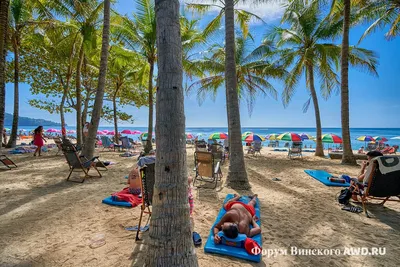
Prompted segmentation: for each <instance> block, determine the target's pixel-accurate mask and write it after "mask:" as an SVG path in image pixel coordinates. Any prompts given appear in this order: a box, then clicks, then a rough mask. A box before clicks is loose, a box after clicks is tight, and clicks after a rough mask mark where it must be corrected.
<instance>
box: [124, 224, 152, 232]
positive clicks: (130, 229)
mask: <svg viewBox="0 0 400 267" xmlns="http://www.w3.org/2000/svg"><path fill="white" fill-rule="evenodd" d="M149 228H150V226H149V225H145V226H142V227H140V232H146V231H147V230H149ZM125 230H127V231H137V230H138V225H135V226H130V227H125Z"/></svg>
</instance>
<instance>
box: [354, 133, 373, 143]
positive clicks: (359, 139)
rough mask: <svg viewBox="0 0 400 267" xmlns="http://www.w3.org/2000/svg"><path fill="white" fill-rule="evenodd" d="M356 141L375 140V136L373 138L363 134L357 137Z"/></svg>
mask: <svg viewBox="0 0 400 267" xmlns="http://www.w3.org/2000/svg"><path fill="white" fill-rule="evenodd" d="M357 140H358V141H362V142H370V141H375V138H373V137H372V136H370V135H363V136H360V137H358V138H357Z"/></svg>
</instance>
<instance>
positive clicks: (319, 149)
mask: <svg viewBox="0 0 400 267" xmlns="http://www.w3.org/2000/svg"><path fill="white" fill-rule="evenodd" d="M307 72H308V82H309V87H310V92H311V98H312V101H313V104H314V113H315V124H316V128H317V148H316V149H315V156H318V157H324V156H325V155H324V147H323V146H322V127H321V115H320V113H319V105H318V97H317V92H316V91H315V85H314V68H313V66H307Z"/></svg>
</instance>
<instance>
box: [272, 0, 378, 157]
mask: <svg viewBox="0 0 400 267" xmlns="http://www.w3.org/2000/svg"><path fill="white" fill-rule="evenodd" d="M321 16H322V14H321V12H320V9H319V8H318V5H317V2H312V3H310V4H308V5H307V4H301V5H296V6H291V7H289V8H288V10H287V11H286V12H285V14H284V17H283V21H284V22H285V23H288V24H289V25H290V27H289V28H287V29H286V28H281V27H275V28H274V29H273V31H272V33H271V36H272V37H273V38H276V39H277V46H278V47H283V48H282V49H281V50H280V51H278V52H277V54H278V55H279V56H280V60H282V62H283V64H284V65H286V66H293V69H292V71H291V72H290V74H289V75H288V77H287V79H286V81H285V89H284V91H283V94H282V99H283V103H284V105H285V106H286V105H288V103H289V102H290V100H291V98H292V97H293V95H294V92H295V91H294V90H295V88H296V86H297V84H298V82H299V80H300V77H301V76H302V75H303V73H304V74H305V77H306V86H307V89H308V90H309V92H310V98H311V100H312V102H313V104H314V111H315V121H316V130H317V136H316V141H317V148H316V152H315V155H316V156H324V152H323V146H322V139H321V136H322V127H321V119H320V111H319V104H318V97H317V92H316V89H315V80H314V77H315V75H316V74H317V75H318V76H319V77H320V78H321V85H320V90H321V94H322V96H323V97H324V98H325V99H327V98H328V97H329V96H330V95H331V93H332V91H333V90H334V89H335V88H337V86H338V84H339V80H338V77H337V74H336V73H335V68H337V67H338V62H339V59H340V53H341V47H340V46H338V45H336V44H334V43H329V42H327V41H329V40H332V39H333V38H334V37H335V36H337V35H338V34H340V29H341V25H342V22H341V21H337V22H332V21H330V20H328V18H324V19H323V18H322V17H321ZM350 52H351V64H352V65H354V66H357V67H364V68H365V69H367V70H368V71H370V72H371V73H373V74H376V64H377V59H376V55H375V54H374V53H373V52H372V51H369V50H366V49H361V48H356V47H351V48H350ZM309 104H310V100H309V101H308V102H307V103H306V105H305V110H307V108H308V105H309Z"/></svg>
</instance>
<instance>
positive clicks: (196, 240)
mask: <svg viewBox="0 0 400 267" xmlns="http://www.w3.org/2000/svg"><path fill="white" fill-rule="evenodd" d="M192 236H193V243H194V245H195V246H196V247H198V246H201V237H200V235H199V233H197V232H193V235H192Z"/></svg>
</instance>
